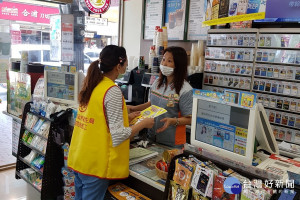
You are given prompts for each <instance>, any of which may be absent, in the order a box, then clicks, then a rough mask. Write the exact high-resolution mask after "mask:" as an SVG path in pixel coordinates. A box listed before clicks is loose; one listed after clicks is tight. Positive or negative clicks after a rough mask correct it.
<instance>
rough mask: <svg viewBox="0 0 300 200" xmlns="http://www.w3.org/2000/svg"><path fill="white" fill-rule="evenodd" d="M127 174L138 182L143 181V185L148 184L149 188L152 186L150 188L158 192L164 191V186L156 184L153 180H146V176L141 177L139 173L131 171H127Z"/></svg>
mask: <svg viewBox="0 0 300 200" xmlns="http://www.w3.org/2000/svg"><path fill="white" fill-rule="evenodd" d="M129 174H130V176H132V177H134V178H136V179H139V180H141V181H143V182H145V183H148V184H149V185H150V186H152V187H154V188H156V189H158V190H160V191H162V192H163V191H164V190H165V186H164V185H162V184H160V183H158V182H155V181H154V180H151V179H150V178H147V177H146V176H143V175H141V174H139V173H136V172H134V171H132V170H129Z"/></svg>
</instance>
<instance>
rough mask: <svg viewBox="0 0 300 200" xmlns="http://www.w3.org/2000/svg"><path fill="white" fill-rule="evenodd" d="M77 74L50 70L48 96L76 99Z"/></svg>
mask: <svg viewBox="0 0 300 200" xmlns="http://www.w3.org/2000/svg"><path fill="white" fill-rule="evenodd" d="M74 82H75V75H74V74H64V73H60V72H49V73H48V77H47V96H48V97H54V98H58V99H66V100H71V101H73V100H74V86H75V83H74Z"/></svg>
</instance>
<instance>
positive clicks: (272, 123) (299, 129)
mask: <svg viewBox="0 0 300 200" xmlns="http://www.w3.org/2000/svg"><path fill="white" fill-rule="evenodd" d="M270 124H271V125H274V126H279V127H283V128H289V129H294V130H298V131H300V128H296V127H293V126H286V125H282V124H276V123H274V122H270Z"/></svg>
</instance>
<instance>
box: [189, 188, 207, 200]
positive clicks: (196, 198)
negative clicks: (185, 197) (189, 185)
mask: <svg viewBox="0 0 300 200" xmlns="http://www.w3.org/2000/svg"><path fill="white" fill-rule="evenodd" d="M192 194H193V195H192V200H209V199H208V198H207V197H203V196H202V195H201V194H200V193H198V192H197V191H196V190H195V189H193V193H192Z"/></svg>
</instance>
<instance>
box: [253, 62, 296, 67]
mask: <svg viewBox="0 0 300 200" xmlns="http://www.w3.org/2000/svg"><path fill="white" fill-rule="evenodd" d="M255 63H257V64H270V65H284V66H294V67H298V66H299V67H300V64H295V63H276V62H264V61H255Z"/></svg>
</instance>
